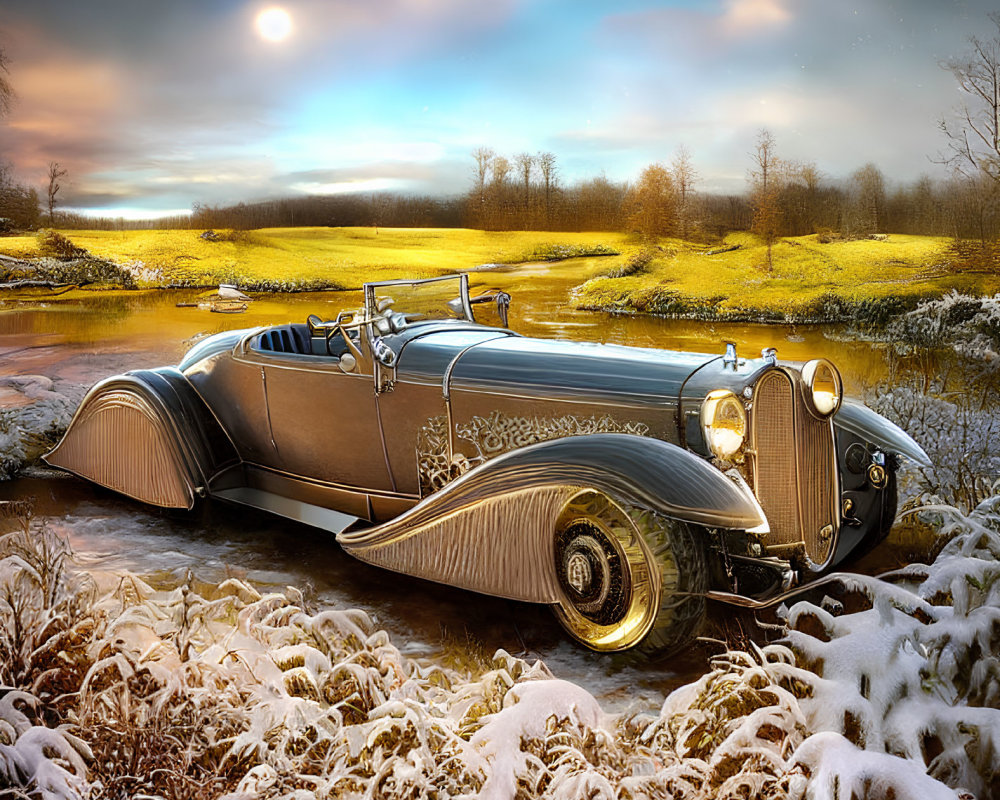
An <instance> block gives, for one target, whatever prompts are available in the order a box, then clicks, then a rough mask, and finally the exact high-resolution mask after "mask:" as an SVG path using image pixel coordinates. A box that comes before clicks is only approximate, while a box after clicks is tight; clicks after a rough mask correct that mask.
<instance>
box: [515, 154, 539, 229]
mask: <svg viewBox="0 0 1000 800" xmlns="http://www.w3.org/2000/svg"><path fill="white" fill-rule="evenodd" d="M514 166H515V167H516V168H517V173H518V175H520V177H521V215H522V218H523V219H522V222H523V225H524V228H525V229H527V228H528V227H529V223H530V216H531V173H532V172H533V171H534V169H535V157H534V156H533V155H531V153H518V154H517V155H516V156H514Z"/></svg>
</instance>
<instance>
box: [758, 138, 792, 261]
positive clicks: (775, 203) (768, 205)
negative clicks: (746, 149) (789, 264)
mask: <svg viewBox="0 0 1000 800" xmlns="http://www.w3.org/2000/svg"><path fill="white" fill-rule="evenodd" d="M776 151H777V147H776V145H775V141H774V136H773V135H772V134H771V132H770V131H769V130H767V128H761V129H760V131H759V132H758V133H757V146H756V148H755V149H754V151H753V152H752V153H751V154H750V158H751V159H752V160H753V163H754V167H752V168H751V170H750V206H751V209H752V211H753V221H752V222H751V224H750V230H752V231H753V232H754V233H755V234H757V235H758V236H759V237H760V238H761V239H762V240H763V241H764V244H766V245H767V271H768V272H770V271H771V270H772V269H773V268H774V255H773V248H774V243H775V242H776V241H777V240H778V236H779V234H780V232H781V217H782V212H781V202H780V201H781V196H780V195H781V186H782V183H783V179H782V173H783V172H784V171H785V165H784V164H783V163H782V161H781V160H780V159H779V158H778V156H777V152H776Z"/></svg>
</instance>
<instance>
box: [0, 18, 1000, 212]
mask: <svg viewBox="0 0 1000 800" xmlns="http://www.w3.org/2000/svg"><path fill="white" fill-rule="evenodd" d="M275 8H277V9H279V14H278V15H277V16H272V17H271V18H270V19H272V24H271V26H270V27H268V26H265V27H264V28H263V30H262V28H261V25H260V24H259V18H260V15H261V13H262V12H266V11H268V10H273V9H275ZM995 8H996V6H995V1H993V2H986V1H985V0H869V1H868V2H855V3H851V2H847V0H710V1H709V2H693V0H687V1H677V2H650V1H649V0H605V1H604V2H598V1H597V0H275V2H256V1H254V2H247V0H89V1H88V2H79V0H0V48H2V49H3V51H4V52H5V53H6V54H7V56H8V58H9V75H8V77H9V80H10V82H11V83H12V84H13V86H14V88H15V91H16V92H17V95H18V97H17V101H16V105H15V107H14V109H13V111H12V113H10V114H9V115H8V116H7V117H6V118H4V119H2V120H0V159H3V160H5V161H8V162H10V163H12V164H13V165H14V168H15V173H16V175H17V176H18V177H19V178H20V179H21V180H23V181H24V182H27V183H31V184H33V185H36V186H38V187H39V189H40V191H42V193H43V194H44V187H45V185H46V179H45V173H46V170H47V167H48V164H49V163H50V162H52V161H57V162H59V164H60V165H61V166H62V167H63V168H65V169H66V170H67V171H68V175H67V176H66V178H64V179H63V181H62V183H63V189H62V191H61V192H60V195H59V197H60V198H61V200H62V207H63V208H66V209H71V210H76V211H80V212H84V213H91V214H98V215H107V216H126V217H143V216H150V215H157V214H174V213H185V212H188V211H190V209H191V206H192V204H194V203H207V204H213V205H214V204H230V203H236V202H240V201H246V202H251V201H255V200H261V199H267V198H275V197H288V196H296V195H302V194H317V193H336V192H345V191H364V192H371V191H379V190H393V191H399V192H405V193H416V194H441V195H450V194H459V193H463V192H466V191H468V190H469V188H470V186H471V184H472V177H473V165H474V162H473V159H472V156H471V153H472V151H473V150H474V149H475V148H478V147H490V148H492V149H493V150H495V151H496V152H498V153H500V154H503V155H506V156H507V157H508V158H513V156H515V155H516V154H518V153H522V152H528V153H536V152H539V151H545V152H551V153H553V154H555V156H556V159H557V167H558V175H559V180H560V182H561V183H563V184H566V185H571V184H573V183H575V182H577V181H579V180H586V179H590V178H594V177H597V176H600V175H604V176H605V177H607V178H608V179H610V180H614V181H629V180H634V179H635V178H636V177H637V176H638V174H639V173H640V171H641V170H642V168H643V167H645V166H646V165H648V164H651V163H656V162H663V163H665V164H669V162H670V161H671V159H672V158H673V157H674V156H675V154H676V152H677V150H678V148H679V147H685V148H686V149H687V150H688V152H689V153H690V156H691V160H692V162H693V165H694V167H695V168H696V169H697V171H698V174H699V181H698V184H697V186H696V188H697V189H699V190H700V191H705V192H741V191H743V190H744V189H745V187H746V176H747V170H748V168H749V166H750V152H751V151H752V150H753V146H754V140H755V137H756V135H757V133H758V131H759V130H760V129H761V128H765V127H766V128H767V129H768V130H770V131H771V133H772V134H773V135H774V137H775V140H776V142H777V152H778V155H779V156H780V157H783V158H786V159H790V160H798V161H807V162H815V164H816V165H817V166H818V167H819V169H820V170H821V172H822V173H823V174H824V175H825V176H827V177H828V178H829V179H830V180H840V179H843V178H846V177H847V176H849V175H850V174H851V173H852V172H853V171H855V170H856V169H858V168H859V167H861V166H862V165H864V164H866V163H869V162H872V163H874V164H876V165H877V166H878V167H879V168H880V169H881V170H882V171H883V172H884V174H885V175H886V177H887V178H888V179H889V181H890V182H908V181H912V180H915V179H916V178H918V177H919V176H920V175H922V174H928V175H931V176H932V177H933V176H938V175H943V174H944V173H943V171H942V170H943V168H942V167H940V166H939V165H937V164H935V163H934V162H933V158H934V157H935V156H936V155H937V154H939V153H940V152H941V151H943V149H944V147H945V142H944V140H943V135H942V134H941V133H940V131H939V130H938V126H937V123H938V120H939V118H940V117H941V116H942V115H947V114H949V113H950V112H951V111H952V109H954V108H956V107H957V106H958V104H959V103H960V102H961V100H962V97H961V95H960V94H959V91H958V88H957V85H956V83H955V80H954V78H953V77H952V76H951V74H950V73H949V72H948V71H947V70H946V69H944V68H943V67H942V63H943V62H945V61H947V60H948V59H951V58H956V57H959V56H961V55H963V54H964V53H966V52H967V51H968V48H969V43H968V39H969V37H970V36H972V35H980V36H985V37H987V38H989V37H990V36H991V35H993V33H995V28H994V26H993V25H992V23H991V22H990V21H989V19H988V17H987V15H988V13H989V12H990V11H993V10H994V9H995ZM280 12H284V16H282V15H281V14H280ZM274 20H277V22H278V23H279V24H278V25H277V26H275V24H274V22H273V21H274Z"/></svg>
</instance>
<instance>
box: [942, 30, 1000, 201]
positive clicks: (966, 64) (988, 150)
mask: <svg viewBox="0 0 1000 800" xmlns="http://www.w3.org/2000/svg"><path fill="white" fill-rule="evenodd" d="M989 18H990V20H991V21H992V22H993V24H994V26H995V27H996V31H995V32H994V34H993V37H992V38H991V39H980V38H979V37H977V36H973V37H971V38H970V39H969V44H970V45H971V50H970V52H969V53H967V54H966V55H965V56H963V57H962V58H959V59H953V60H951V61H948V62H947V63H945V64H944V65H943V66H944V67H945V69H947V70H948V71H949V72H951V74H952V75H954V76H955V80H957V81H958V86H959V88H960V89H961V90H962V92H963V94H965V95H966V98H967V99H966V102H964V103H963V104H962V106H961V107H960V108H958V109H957V110H956V111H955V113H954V116H953V118H952V119H950V120H949V119H947V118H942V119H941V120H939V122H938V125H939V126H940V128H941V130H942V131H943V132H944V134H945V136H947V137H948V150H947V152H946V153H944V154H943V156H942V157H941V159H940V160H941V161H942V162H943V163H946V164H949V165H950V166H951V167H952V168H953V169H955V170H956V171H958V172H959V173H961V174H963V175H966V176H969V175H974V174H976V173H982V174H985V175H988V176H989V177H990V178H991V179H992V180H994V181H998V182H1000V13H998V12H993V13H991V14H990V15H989Z"/></svg>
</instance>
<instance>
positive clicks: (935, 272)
mask: <svg viewBox="0 0 1000 800" xmlns="http://www.w3.org/2000/svg"><path fill="white" fill-rule="evenodd" d="M726 244H727V245H730V246H732V245H739V248H738V249H735V250H729V251H727V252H719V253H716V254H714V255H709V254H708V249H706V248H705V247H704V246H702V245H695V244H692V243H690V242H683V241H680V240H664V241H662V242H661V243H660V247H659V255H658V257H656V258H655V259H654V260H653V261H652V262H651V263H650V264H649V265H648V266H647V267H646V269H645V271H644V272H642V273H640V274H631V273H629V272H628V270H623V271H620V272H619V273H617V274H616V275H615V276H608V277H603V278H595V279H592V280H590V281H588V282H587V283H585V284H584V285H583V286H581V287H580V288H579V289H578V290H577V292H576V296H575V304H576V305H577V307H579V308H597V309H605V310H619V311H632V312H634V311H639V312H646V313H695V314H699V313H700V314H702V315H704V316H719V317H726V316H729V317H733V318H756V317H770V318H778V319H780V318H784V317H786V316H790V317H799V318H809V317H823V316H829V313H825V314H824V309H827V311H829V309H830V308H832V307H836V306H841V307H845V308H849V307H853V306H858V305H861V304H865V303H868V304H872V303H874V304H879V303H882V304H894V305H898V306H899V308H902V307H904V306H906V305H914V304H915V303H916V300H917V299H919V298H924V297H936V296H940V295H942V294H944V293H946V292H948V291H950V290H951V289H958V290H960V291H969V292H972V293H974V294H991V293H993V292H995V291H997V290H998V289H1000V276H998V275H995V274H994V275H988V274H981V273H980V274H972V273H955V272H953V271H951V270H950V269H949V268H948V265H949V261H950V252H949V245H950V240H948V239H945V238H941V237H931V236H904V235H897V234H893V235H892V236H891V237H890V238H889V240H888V241H868V240H863V241H835V242H830V243H826V244H824V243H822V242H820V241H819V238H818V237H817V236H800V237H795V238H788V239H783V240H781V241H779V242H778V244H776V245H775V247H774V269H773V271H772V272H768V271H767V269H766V267H765V266H764V263H765V252H766V249H765V248H764V246H763V245H760V244H759V243H758V242H757V241H756V239H755V238H754V237H753V236H751V235H750V234H731V235H730V236H728V237H726ZM715 249H718V248H715Z"/></svg>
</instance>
